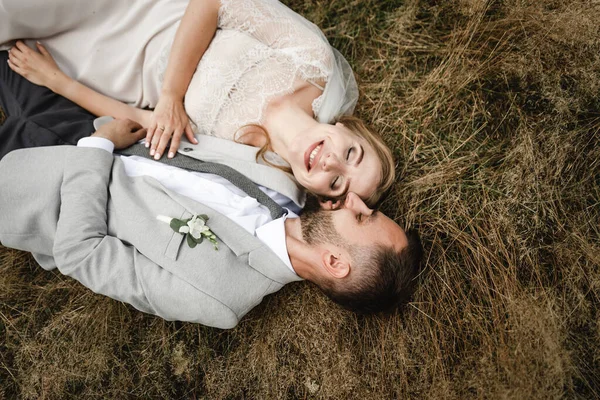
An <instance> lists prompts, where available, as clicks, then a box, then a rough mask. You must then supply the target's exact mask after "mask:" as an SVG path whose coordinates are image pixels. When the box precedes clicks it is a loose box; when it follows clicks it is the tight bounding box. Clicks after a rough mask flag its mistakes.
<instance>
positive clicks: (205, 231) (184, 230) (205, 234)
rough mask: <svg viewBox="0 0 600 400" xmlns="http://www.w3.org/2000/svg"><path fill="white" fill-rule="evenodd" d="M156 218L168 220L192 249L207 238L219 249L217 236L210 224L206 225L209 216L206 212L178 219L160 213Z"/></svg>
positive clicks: (163, 220)
mask: <svg viewBox="0 0 600 400" xmlns="http://www.w3.org/2000/svg"><path fill="white" fill-rule="evenodd" d="M156 219H157V220H159V221H162V222H166V223H167V224H169V226H170V227H171V229H173V230H174V231H175V232H177V233H181V234H182V235H184V236H185V238H186V240H187V244H188V246H190V247H191V248H192V249H193V248H194V247H196V245H197V244H199V243H202V241H203V240H204V239H205V238H206V239H208V240H209V241H210V242H211V243H212V244H213V247H214V248H215V250H219V246H218V244H217V236H216V235H215V234H214V233H213V232H212V231H211V230H210V228H209V227H208V225H206V221H208V216H207V215H205V214H200V215H196V214H194V215H193V216H192V218H188V219H177V218H170V217H166V216H164V215H158V216H157V217H156Z"/></svg>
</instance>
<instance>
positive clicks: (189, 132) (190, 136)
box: [185, 122, 198, 144]
mask: <svg viewBox="0 0 600 400" xmlns="http://www.w3.org/2000/svg"><path fill="white" fill-rule="evenodd" d="M185 137H186V138H187V140H189V141H190V142H191V143H194V144H198V140H197V139H196V136H195V135H194V131H193V130H192V127H191V126H190V123H189V122H188V124H187V125H186V126H185Z"/></svg>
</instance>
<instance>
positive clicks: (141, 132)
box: [92, 119, 146, 149]
mask: <svg viewBox="0 0 600 400" xmlns="http://www.w3.org/2000/svg"><path fill="white" fill-rule="evenodd" d="M92 136H93V137H101V138H104V139H108V140H110V141H111V142H113V144H114V145H115V149H124V148H126V147H129V146H131V145H132V144H134V143H135V142H137V141H138V140H140V139H143V138H144V137H146V129H144V128H142V126H141V125H140V124H138V123H137V122H135V121H132V120H130V119H115V120H114V121H111V122H109V123H107V124H104V125H102V126H101V127H100V128H99V129H98V130H97V131H96V132H94V134H93V135H92Z"/></svg>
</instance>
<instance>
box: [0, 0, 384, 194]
mask: <svg viewBox="0 0 600 400" xmlns="http://www.w3.org/2000/svg"><path fill="white" fill-rule="evenodd" d="M34 3H36V4H34ZM37 3H39V4H37ZM3 14H4V15H3ZM0 20H3V21H9V23H8V24H2V27H0V48H5V49H7V48H10V52H9V66H10V68H11V69H12V70H13V71H15V72H17V73H18V74H20V75H22V76H23V77H25V78H27V79H28V80H30V81H31V82H33V83H35V84H38V85H42V86H46V87H48V88H49V89H51V90H52V91H54V92H56V93H58V94H60V95H62V96H64V97H66V98H68V99H70V100H72V101H73V102H75V103H77V104H78V105H80V106H81V107H83V108H85V109H87V110H88V111H90V112H91V113H93V114H95V115H111V116H113V117H116V118H129V119H132V120H135V121H137V122H139V123H140V124H142V125H143V126H145V127H147V128H148V135H147V137H146V145H147V147H149V151H150V154H151V155H153V156H154V158H156V159H159V158H160V157H161V156H162V155H164V154H165V152H168V153H167V156H168V157H173V156H174V155H175V153H176V151H177V149H178V147H179V143H180V140H181V138H182V136H183V135H185V136H186V137H187V139H188V140H190V141H191V142H196V139H195V137H194V133H201V134H207V135H213V136H218V137H222V138H226V139H230V140H235V141H238V142H241V143H244V144H248V145H251V146H256V147H261V148H262V149H263V150H262V153H264V150H272V151H273V152H275V153H276V154H277V155H279V156H280V157H281V158H282V159H283V160H285V161H286V162H287V163H288V164H289V166H290V170H291V172H292V173H293V174H294V176H295V178H296V179H297V181H298V182H299V183H300V184H301V185H302V186H303V187H305V188H306V189H308V190H309V191H311V192H313V193H316V194H318V195H321V196H323V197H325V198H327V199H332V200H334V201H335V200H336V199H341V198H343V197H344V196H345V194H346V193H347V192H348V191H352V192H355V193H357V194H358V195H359V196H360V197H362V198H363V199H364V200H366V201H367V202H368V204H370V205H373V204H374V203H375V202H376V201H377V200H378V199H379V197H380V196H381V194H382V193H383V192H385V191H386V190H387V189H388V188H389V187H390V186H391V184H392V183H393V181H394V162H393V158H392V155H391V152H390V150H389V149H388V148H387V147H386V145H385V143H384V142H383V140H382V139H381V137H380V136H378V135H376V134H374V133H372V132H371V131H369V130H368V129H367V128H366V127H365V125H364V124H363V123H362V122H361V121H360V120H358V119H356V118H353V117H350V116H348V115H349V114H351V113H352V111H353V109H354V106H355V104H356V100H357V97H358V90H357V87H356V82H355V80H354V76H353V74H352V71H351V69H350V66H349V65H348V63H347V62H346V60H345V59H344V58H343V57H342V56H341V55H340V54H339V52H337V51H336V50H335V49H333V48H332V47H331V46H330V45H329V43H328V42H327V40H326V39H325V37H324V35H323V34H322V32H321V31H320V30H319V28H317V27H316V26H315V25H314V24H312V23H310V22H309V21H307V20H306V19H304V18H303V17H301V16H300V15H298V14H296V13H295V12H293V11H292V10H290V9H289V8H287V7H286V6H285V5H283V4H281V3H280V2H278V1H276V0H220V1H219V0H189V1H188V0H144V1H121V0H119V1H117V0H95V1H91V2H84V1H80V2H73V1H67V0H57V1H53V2H47V1H37V2H34V1H29V2H23V1H21V0H0ZM20 38H36V39H39V40H40V41H42V42H43V45H42V44H41V43H39V42H37V43H34V42H33V41H27V42H26V43H27V44H28V45H29V46H28V45H27V44H26V43H24V42H21V41H17V42H16V44H15V40H17V39H20ZM33 46H36V47H37V49H38V51H39V52H37V51H35V50H32V49H31V47H33ZM51 54H52V55H51ZM147 108H151V109H154V111H149V110H147ZM169 143H170V146H169V147H168V150H167V146H168V144H169ZM262 153H261V154H262Z"/></svg>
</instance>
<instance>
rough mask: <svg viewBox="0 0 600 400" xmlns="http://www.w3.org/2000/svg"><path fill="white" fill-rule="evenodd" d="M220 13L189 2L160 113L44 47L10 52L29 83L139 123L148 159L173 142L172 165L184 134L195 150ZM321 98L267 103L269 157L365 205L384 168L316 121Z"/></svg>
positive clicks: (215, 1)
mask: <svg viewBox="0 0 600 400" xmlns="http://www.w3.org/2000/svg"><path fill="white" fill-rule="evenodd" d="M219 6H220V2H219V0H192V1H190V2H189V4H188V7H187V9H186V11H185V14H184V16H183V18H182V21H181V24H180V25H179V28H178V30H177V33H176V37H175V41H174V44H173V47H172V49H171V53H170V56H169V62H168V66H167V69H166V72H165V79H164V83H163V87H162V93H161V97H160V99H159V102H158V104H157V106H156V109H155V110H154V112H151V111H147V110H141V109H138V108H135V107H132V106H129V105H127V104H124V103H121V102H119V101H117V100H114V99H111V98H109V97H107V96H104V95H102V94H100V93H98V92H95V91H94V90H92V89H90V88H88V87H86V86H84V85H82V84H81V83H79V82H77V81H75V80H74V79H72V78H70V77H69V76H67V75H66V74H65V73H63V72H62V71H61V70H60V69H59V68H58V66H57V64H56V63H55V61H54V59H53V58H52V56H51V55H50V54H49V52H48V51H47V50H46V49H45V48H44V46H43V45H42V44H41V43H37V50H38V51H39V52H38V51H35V50H33V49H31V48H29V47H28V46H27V45H25V44H24V43H23V42H21V41H18V42H17V44H16V46H15V47H13V48H12V49H11V50H10V52H9V66H10V68H11V69H12V70H13V71H15V72H17V73H18V74H20V75H22V76H23V77H25V78H26V79H28V80H30V81H31V82H33V83H35V84H38V85H42V86H46V87H48V88H49V89H50V90H52V91H54V92H55V93H57V94H59V95H62V96H64V97H66V98H68V99H69V100H71V101H73V102H74V103H76V104H78V105H80V106H81V107H83V108H85V109H87V110H88V111H90V112H91V113H93V114H95V115H98V116H102V115H110V116H113V117H115V118H127V119H131V120H134V121H136V122H138V123H140V124H141V125H142V126H144V127H146V128H147V134H146V146H147V147H149V151H150V154H151V155H153V157H154V158H155V159H159V158H160V157H161V156H162V155H163V154H164V151H165V149H166V148H167V145H168V143H169V141H170V142H171V145H170V147H169V149H168V154H167V156H168V157H173V156H174V155H175V154H176V151H177V148H178V147H179V145H180V141H181V138H182V136H183V134H185V136H186V138H187V139H188V140H189V141H190V142H192V143H196V142H197V141H196V139H195V137H194V135H193V133H192V130H191V127H190V123H189V119H188V117H187V114H186V112H185V109H184V106H183V98H184V95H185V92H186V91H187V87H188V85H189V82H190V80H191V78H192V76H193V73H194V70H195V68H196V66H197V65H198V61H199V60H200V58H201V57H202V55H203V54H204V52H205V50H206V48H207V47H208V45H209V44H210V42H211V40H212V38H213V36H214V34H215V31H216V28H217V19H218V10H219ZM317 83H318V84H320V85H321V86H323V85H324V84H325V82H317ZM321 93H322V92H321V90H320V89H319V88H317V87H315V86H313V85H311V84H309V83H308V82H305V81H297V82H296V83H295V85H294V91H293V93H291V94H288V95H283V96H280V97H277V98H274V99H272V100H271V101H270V102H269V104H268V106H267V109H266V110H265V114H264V122H263V126H264V128H265V129H266V131H267V132H268V133H269V138H270V140H271V149H272V150H273V151H274V152H276V153H278V154H279V155H280V156H281V157H282V158H283V159H284V160H286V161H287V162H288V163H289V164H290V166H291V167H292V172H293V174H294V176H295V177H296V179H297V180H298V182H299V183H300V185H302V186H303V187H305V188H306V189H308V190H309V191H311V192H313V193H315V194H318V195H321V196H326V197H328V198H341V197H343V196H344V195H345V193H347V192H348V191H354V192H355V193H357V194H359V196H361V197H362V198H367V197H369V196H370V195H371V194H372V193H373V191H374V190H375V189H376V187H377V185H378V182H379V181H380V180H381V164H380V162H379V160H378V159H377V157H376V154H375V153H374V150H373V149H372V147H370V146H369V145H368V144H367V143H366V141H365V140H364V139H362V138H357V137H356V136H354V135H353V134H352V133H351V132H350V131H349V130H348V129H346V128H345V127H344V126H343V125H341V124H336V125H329V124H322V123H319V122H317V121H316V120H315V119H314V115H313V111H312V102H313V100H314V99H315V98H317V97H318V96H319V95H320V94H321ZM163 128H164V129H163ZM340 138H341V139H340ZM348 138H351V140H350V139H348ZM243 143H245V144H248V145H251V146H256V147H260V146H262V145H263V144H264V136H262V135H247V136H244V137H243ZM318 143H322V146H321V147H319V148H318V149H319V150H320V151H319V152H318V154H317V156H316V157H315V156H314V155H313V157H312V158H310V160H311V161H310V162H311V163H312V160H313V159H315V161H314V165H309V161H308V160H309V157H308V154H311V149H314V148H315V146H316V145H317V144H318ZM363 150H364V151H363ZM359 154H360V155H361V157H358V155H359ZM363 155H364V157H363Z"/></svg>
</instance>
